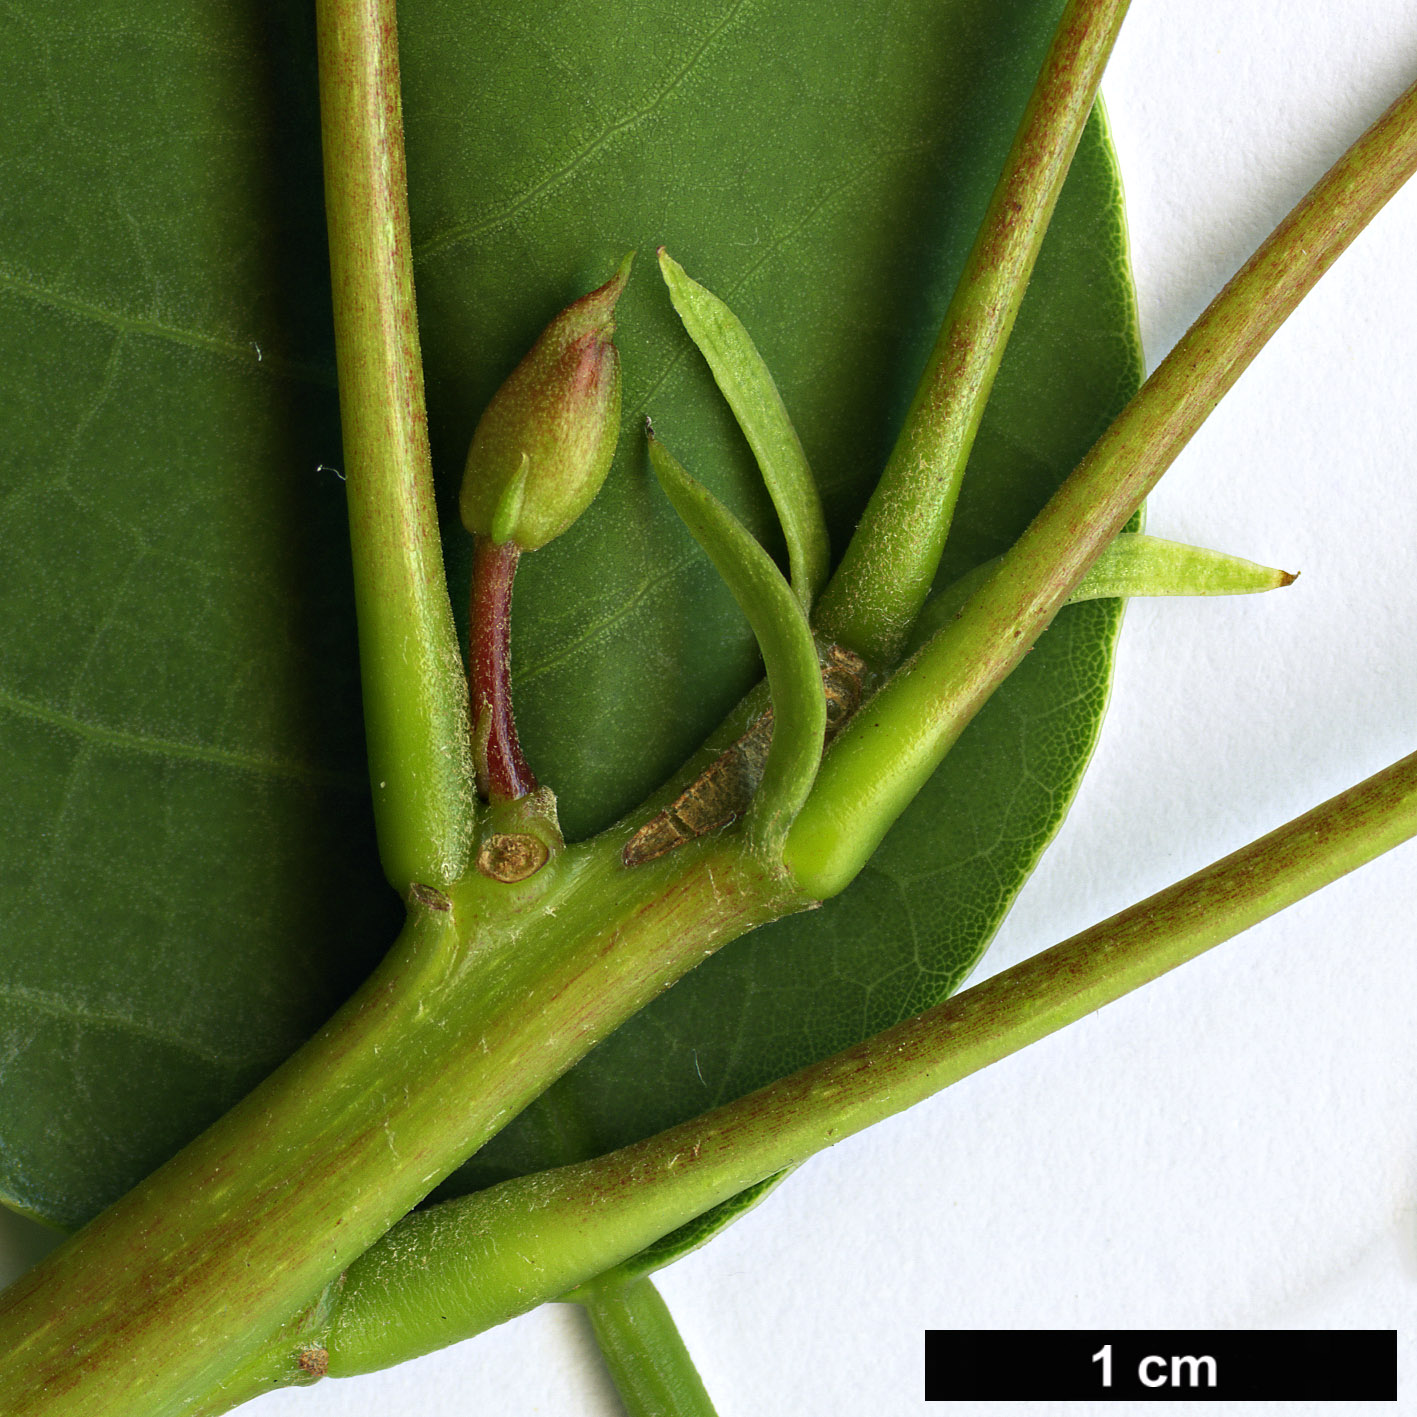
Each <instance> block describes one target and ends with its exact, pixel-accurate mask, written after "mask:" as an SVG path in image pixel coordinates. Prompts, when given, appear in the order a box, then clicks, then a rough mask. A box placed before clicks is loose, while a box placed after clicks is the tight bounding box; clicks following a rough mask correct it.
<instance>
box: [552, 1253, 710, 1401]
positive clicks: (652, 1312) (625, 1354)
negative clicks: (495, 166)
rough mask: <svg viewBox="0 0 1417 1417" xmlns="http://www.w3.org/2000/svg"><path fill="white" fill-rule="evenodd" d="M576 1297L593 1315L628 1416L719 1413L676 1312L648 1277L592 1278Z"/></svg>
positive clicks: (590, 1314) (591, 1318) (602, 1348)
mask: <svg viewBox="0 0 1417 1417" xmlns="http://www.w3.org/2000/svg"><path fill="white" fill-rule="evenodd" d="M572 1297H574V1299H575V1300H576V1302H577V1303H578V1304H580V1305H581V1307H582V1308H584V1309H585V1311H586V1314H587V1315H588V1316H589V1318H590V1322H591V1327H592V1328H594V1330H595V1341H596V1343H597V1344H599V1346H600V1351H601V1354H602V1355H603V1356H604V1358H605V1366H606V1367H607V1368H609V1369H610V1376H611V1377H612V1378H614V1380H615V1388H616V1391H617V1392H619V1394H620V1401H621V1402H622V1403H623V1404H624V1406H625V1411H626V1413H627V1414H628V1417H716V1414H715V1412H714V1407H713V1403H712V1402H711V1401H710V1400H709V1395H708V1392H707V1391H706V1390H705V1388H704V1384H703V1379H702V1378H700V1377H699V1371H698V1369H697V1368H696V1367H694V1360H693V1359H692V1358H691V1357H690V1356H689V1350H688V1349H687V1348H686V1347H685V1346H684V1340H683V1338H682V1337H681V1336H680V1334H679V1328H678V1325H677V1324H675V1322H674V1316H673V1315H672V1314H671V1313H670V1312H669V1309H668V1307H667V1306H666V1305H665V1302H664V1300H663V1299H662V1298H660V1295H659V1290H658V1289H656V1288H655V1287H654V1285H653V1284H651V1283H650V1281H649V1280H648V1279H636V1280H632V1281H631V1282H630V1283H628V1284H623V1283H622V1284H615V1285H603V1284H596V1283H592V1284H588V1285H584V1286H583V1287H582V1288H580V1289H578V1290H577V1291H576V1293H575V1294H574V1295H573V1296H572Z"/></svg>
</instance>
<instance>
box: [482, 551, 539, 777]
mask: <svg viewBox="0 0 1417 1417" xmlns="http://www.w3.org/2000/svg"><path fill="white" fill-rule="evenodd" d="M520 556H521V549H520V548H519V547H518V546H517V544H516V542H514V541H504V542H503V543H502V544H501V545H500V546H499V545H498V544H497V543H496V542H494V541H493V540H492V538H491V537H490V536H479V537H478V538H477V540H476V550H475V552H474V554H473V563H472V604H471V607H470V611H469V614H468V650H467V663H468V682H469V686H470V690H471V700H472V743H473V762H474V763H475V765H476V768H477V790H478V791H479V792H480V793H481V794H482V796H483V797H485V798H487V799H488V800H489V801H492V802H513V801H515V800H516V799H517V798H519V797H525V796H527V795H528V794H529V793H532V792H535V791H536V786H537V784H536V776H535V774H534V773H533V772H532V770H531V768H530V767H529V766H528V765H527V761H526V758H525V757H524V756H523V754H522V748H521V743H520V742H519V741H518V739H517V725H516V719H515V718H514V716H513V714H512V582H513V580H514V578H515V577H516V574H517V561H518V559H519V558H520Z"/></svg>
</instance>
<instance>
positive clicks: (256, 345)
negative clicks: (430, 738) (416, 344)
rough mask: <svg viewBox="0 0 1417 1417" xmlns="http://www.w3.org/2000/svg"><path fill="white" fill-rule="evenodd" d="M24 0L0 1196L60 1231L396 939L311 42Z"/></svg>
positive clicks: (13, 130) (9, 348)
mask: <svg viewBox="0 0 1417 1417" xmlns="http://www.w3.org/2000/svg"><path fill="white" fill-rule="evenodd" d="M291 13H294V14H300V15H301V16H302V17H301V19H300V20H299V21H298V22H294V21H291V20H289V19H277V18H271V15H270V12H268V10H267V8H266V7H261V6H256V5H254V4H250V5H237V6H228V5H203V4H195V3H174V0H167V3H160V4H157V5H151V4H137V3H132V4H104V5H100V6H97V7H94V8H93V9H91V10H89V11H86V12H85V17H84V22H83V25H82V26H81V27H79V28H76V27H75V25H74V14H73V11H72V10H71V9H70V8H68V7H66V6H64V5H62V4H59V3H52V2H51V0H40V2H39V3H36V4H33V5H27V6H26V7H25V12H24V15H23V17H22V18H21V17H18V16H16V17H13V20H12V23H11V24H10V25H9V26H8V28H7V35H6V41H5V43H4V45H3V49H0V66H3V68H0V76H2V77H0V86H3V89H4V92H5V94H6V96H7V104H6V109H7V112H8V114H9V117H8V118H7V121H6V124H5V133H4V136H3V139H0V173H3V180H2V181H0V190H3V192H4V194H5V195H4V197H3V199H2V200H3V201H4V203H5V215H4V219H3V221H0V233H3V234H0V307H2V308H0V348H3V354H0V358H3V361H4V369H5V385H6V397H5V399H4V401H3V407H0V419H3V423H4V433H3V437H0V449H3V451H2V452H0V458H3V462H4V471H3V473H0V487H3V507H4V510H3V523H0V528H2V529H0V761H3V775H4V780H5V784H6V791H5V805H6V810H5V811H4V813H3V814H2V815H0V863H3V865H0V871H2V872H3V882H2V883H0V1059H2V1060H3V1063H0V1069H3V1074H4V1080H5V1081H4V1086H3V1088H0V1198H3V1199H5V1200H7V1201H9V1202H10V1203H11V1204H15V1205H18V1206H20V1207H22V1208H24V1209H27V1210H30V1211H33V1212H35V1213H37V1214H40V1215H42V1216H44V1217H46V1218H48V1219H50V1220H52V1221H56V1222H58V1223H60V1224H63V1225H77V1224H78V1223H80V1222H81V1221H83V1220H86V1219H87V1218H88V1217H89V1216H90V1215H92V1214H93V1212H94V1211H95V1210H96V1209H98V1208H99V1207H100V1206H101V1205H103V1204H105V1203H106V1202H107V1201H109V1200H111V1199H113V1198H114V1197H115V1196H116V1195H118V1194H120V1193H121V1192H122V1191H124V1190H126V1189H127V1188H128V1187H129V1186H130V1185H131V1184H133V1183H134V1182H135V1181H137V1180H138V1179H140V1178H141V1177H142V1176H143V1175H144V1174H146V1172H147V1171H149V1170H150V1169H152V1167H153V1166H154V1165H156V1164H157V1163H158V1162H160V1161H162V1160H164V1159H165V1158H166V1157H167V1156H168V1155H169V1154H170V1153H171V1152H172V1151H173V1150H174V1149H175V1148H176V1147H177V1146H179V1145H180V1144H181V1143H183V1142H185V1141H186V1140H187V1139H188V1138H190V1137H191V1136H192V1135H194V1134H195V1133H196V1132H197V1131H199V1130H200V1129H201V1128H202V1127H203V1126H204V1125H205V1124H206V1123H207V1122H208V1121H210V1120H211V1119H212V1118H213V1117H214V1116H215V1115H217V1114H218V1113H219V1112H221V1111H222V1110H224V1109H225V1108H226V1107H227V1106H228V1105H229V1104H230V1103H232V1102H233V1101H235V1100H236V1098H238V1097H239V1096H240V1095H241V1094H242V1093H243V1092H245V1091H246V1090H247V1089H248V1088H249V1087H250V1085H251V1084H252V1083H253V1082H255V1081H256V1080H257V1079H258V1078H259V1077H260V1076H261V1075H262V1074H264V1073H265V1072H266V1071H268V1070H269V1069H270V1068H271V1067H272V1066H273V1065H274V1064H275V1063H277V1062H279V1061H280V1060H281V1058H283V1057H284V1056H285V1055H286V1054H287V1053H289V1052H290V1051H291V1049H292V1048H293V1047H294V1046H295V1045H297V1044H298V1043H299V1042H300V1041H301V1040H302V1039H303V1038H304V1037H305V1036H306V1035H308V1034H309V1033H310V1032H311V1031H312V1030H313V1029H314V1028H315V1027H316V1026H317V1025H318V1024H319V1023H320V1022H321V1021H322V1020H323V1018H324V1017H325V1015H326V1014H327V1013H328V1012H329V1010H330V1008H331V1007H332V1005H334V1004H335V1003H337V1002H338V1000H339V999H340V998H341V997H342V996H343V995H344V993H346V992H347V991H348V989H349V988H351V987H352V986H353V985H354V984H355V983H357V982H358V980H359V978H360V977H361V976H362V975H363V973H365V972H366V971H367V969H368V967H369V965H370V964H371V962H372V961H373V959H374V958H376V952H377V950H378V949H379V948H380V947H382V945H383V944H384V943H385V942H386V941H387V939H388V938H390V936H391V932H392V931H393V929H394V928H396V922H397V918H398V913H399V912H398V907H397V902H396V901H395V900H394V899H393V897H392V895H391V893H390V892H389V891H388V889H387V887H386V886H383V885H381V884H380V882H379V879H378V868H377V861H376V858H375V856H374V854H373V839H372V828H371V823H370V816H369V793H368V787H367V779H366V777H365V773H364V766H363V756H364V754H363V745H362V740H361V730H360V715H359V689H358V677H357V672H356V665H355V658H354V627H353V613H352V596H351V589H350V572H349V563H348V552H347V550H346V533H345V528H344V520H345V518H344V496H343V487H342V484H341V482H340V480H339V477H338V475H337V473H336V471H335V469H336V468H338V467H339V466H340V445H339V425H338V421H337V416H336V406H335V397H334V373H333V358H332V349H331V343H330V317H329V310H328V293H327V291H328V276H327V274H326V266H325V257H324V251H323V231H322V227H323V213H322V210H321V203H320V154H319V144H318V135H317V127H316V109H315V102H316V100H315V89H314V61H313V35H312V33H311V32H310V29H309V24H308V23H307V21H306V20H305V18H304V17H303V14H302V12H301V11H300V10H299V9H296V10H295V11H292V12H291Z"/></svg>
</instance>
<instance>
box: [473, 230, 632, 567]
mask: <svg viewBox="0 0 1417 1417" xmlns="http://www.w3.org/2000/svg"><path fill="white" fill-rule="evenodd" d="M632 259H633V256H632V255H631V256H626V257H625V259H624V261H623V262H622V263H621V265H620V269H619V270H618V271H616V273H615V275H614V276H613V277H612V278H611V279H610V280H608V281H607V282H606V283H605V284H604V285H602V286H601V287H600V289H599V290H593V291H591V293H590V294H589V295H584V296H582V297H581V298H580V299H579V300H577V301H576V302H575V304H574V305H570V306H568V307H567V308H566V309H565V310H563V311H562V312H561V313H560V314H559V315H558V316H557V317H556V318H555V319H554V320H552V322H551V323H550V324H549V325H547V327H546V328H545V329H544V330H543V331H542V333H541V337H540V339H538V340H537V342H536V343H535V344H534V345H533V346H532V348H531V353H530V354H528V355H527V356H526V358H525V359H523V360H522V362H521V363H520V364H518V365H517V367H516V368H515V369H513V370H512V372H511V374H510V375H509V377H508V379H507V382H506V383H505V384H503V385H502V387H501V388H500V389H498V390H497V392H496V394H495V395H494V396H493V399H492V402H491V403H490V404H488V405H487V409H486V411H485V412H484V413H483V415H482V419H481V421H480V422H479V423H478V425H477V431H476V432H475V433H474V434H473V435H472V446H471V448H469V449H468V454H467V469H466V471H465V472H464V473H463V484H462V520H463V525H464V526H465V527H466V528H467V529H468V530H469V531H470V532H472V533H473V534H474V535H475V536H486V537H490V538H491V539H492V540H493V541H494V542H496V543H498V544H499V545H500V544H502V543H503V542H507V541H511V542H514V543H515V544H516V545H517V546H518V547H519V548H520V549H521V550H523V551H535V550H536V548H537V547H538V546H544V545H545V544H546V543H547V542H548V541H550V540H551V539H552V538H553V537H557V536H560V534H561V533H562V532H563V531H565V530H566V528H567V527H569V526H570V525H571V523H572V522H573V521H575V519H576V518H577V517H578V516H580V514H581V513H582V512H583V511H585V509H586V508H587V507H588V506H589V505H590V503H591V500H592V499H593V498H594V497H595V494H596V493H597V492H599V491H600V485H601V483H602V482H604V481H605V475H606V473H608V472H609V471H610V463H611V460H612V459H613V458H614V456H615V443H616V440H617V438H618V437H619V435H620V356H619V353H618V352H617V351H616V349H615V346H614V345H613V344H612V343H611V336H612V335H613V334H614V333H615V302H616V301H617V300H618V299H619V298H620V292H621V291H623V290H624V288H625V282H626V281H627V280H628V279H629V276H630V261H631V260H632Z"/></svg>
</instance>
